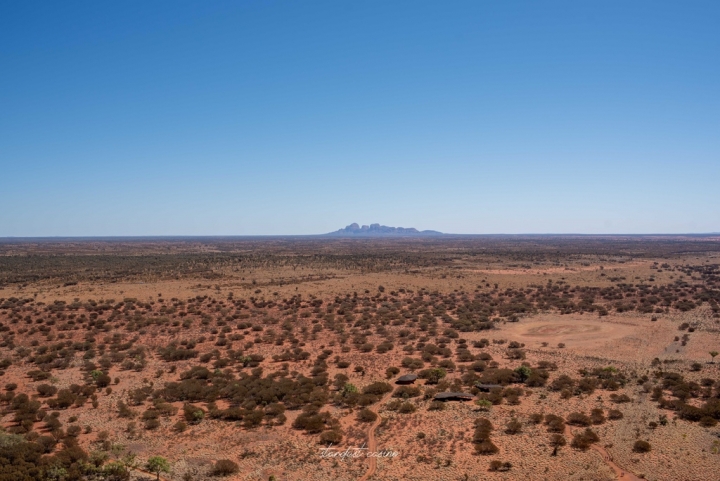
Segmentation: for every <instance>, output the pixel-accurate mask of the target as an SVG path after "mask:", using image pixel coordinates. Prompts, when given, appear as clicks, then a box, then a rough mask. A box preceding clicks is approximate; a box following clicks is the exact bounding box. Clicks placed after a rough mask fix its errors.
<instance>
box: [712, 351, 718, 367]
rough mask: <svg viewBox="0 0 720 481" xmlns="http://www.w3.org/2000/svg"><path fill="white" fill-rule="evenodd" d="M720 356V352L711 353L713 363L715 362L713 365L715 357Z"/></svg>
mask: <svg viewBox="0 0 720 481" xmlns="http://www.w3.org/2000/svg"><path fill="white" fill-rule="evenodd" d="M718 354H720V352H717V351H710V355H711V356H712V362H713V364H715V356H717V355H718Z"/></svg>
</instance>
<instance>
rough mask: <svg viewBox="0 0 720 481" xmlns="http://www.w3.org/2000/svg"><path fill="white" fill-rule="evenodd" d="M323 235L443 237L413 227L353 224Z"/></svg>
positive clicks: (440, 233)
mask: <svg viewBox="0 0 720 481" xmlns="http://www.w3.org/2000/svg"><path fill="white" fill-rule="evenodd" d="M324 235H326V236H334V237H356V236H366V237H384V236H436V235H443V233H442V232H438V231H436V230H422V231H420V230H417V229H416V228H414V227H389V226H386V225H380V224H370V225H364V226H360V225H358V224H356V223H354V222H353V223H352V224H350V225H349V226H347V227H345V228H344V229H340V230H336V231H335V232H330V233H328V234H324Z"/></svg>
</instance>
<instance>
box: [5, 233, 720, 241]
mask: <svg viewBox="0 0 720 481" xmlns="http://www.w3.org/2000/svg"><path fill="white" fill-rule="evenodd" d="M500 236H503V237H577V236H580V237H687V236H693V237H711V236H720V232H682V233H662V232H654V233H652V232H651V233H581V232H570V233H557V232H554V233H553V232H550V233H537V232H535V233H533V232H528V233H516V234H509V233H486V234H458V233H444V232H440V233H437V234H424V235H423V234H389V235H372V234H370V235H368V234H358V235H353V234H350V235H336V234H335V233H334V232H332V233H326V234H177V235H176V234H160V235H56V236H0V242H3V241H9V240H14V241H18V240H65V239H77V240H85V239H87V240H92V239H95V240H112V239H127V240H131V239H227V238H252V237H263V238H277V237H303V238H318V237H319V238H327V239H354V238H358V239H373V238H382V239H392V238H398V237H402V238H422V239H427V238H437V237H500Z"/></svg>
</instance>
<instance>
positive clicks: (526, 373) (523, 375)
mask: <svg viewBox="0 0 720 481" xmlns="http://www.w3.org/2000/svg"><path fill="white" fill-rule="evenodd" d="M515 373H516V374H517V375H518V377H519V378H520V381H522V382H525V380H526V379H527V378H529V377H530V374H532V369H530V368H529V367H528V366H520V367H518V368H517V369H515Z"/></svg>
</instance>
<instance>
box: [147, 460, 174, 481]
mask: <svg viewBox="0 0 720 481" xmlns="http://www.w3.org/2000/svg"><path fill="white" fill-rule="evenodd" d="M145 468H146V469H147V470H148V471H150V472H151V473H155V475H156V476H157V481H160V473H169V472H170V463H169V462H168V460H167V459H165V458H163V457H162V456H153V457H151V458H150V459H148V461H147V463H145Z"/></svg>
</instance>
